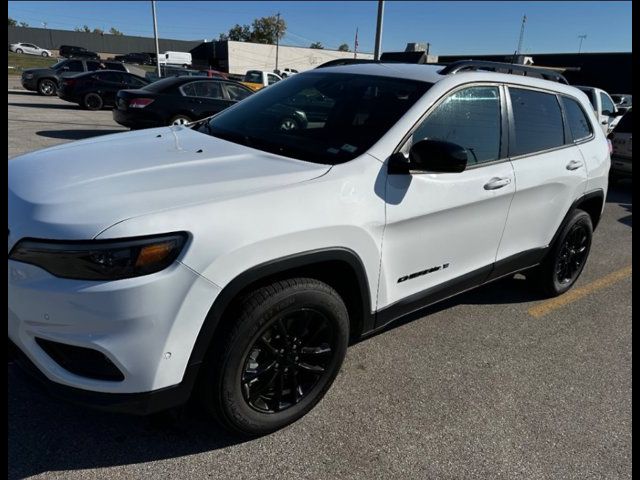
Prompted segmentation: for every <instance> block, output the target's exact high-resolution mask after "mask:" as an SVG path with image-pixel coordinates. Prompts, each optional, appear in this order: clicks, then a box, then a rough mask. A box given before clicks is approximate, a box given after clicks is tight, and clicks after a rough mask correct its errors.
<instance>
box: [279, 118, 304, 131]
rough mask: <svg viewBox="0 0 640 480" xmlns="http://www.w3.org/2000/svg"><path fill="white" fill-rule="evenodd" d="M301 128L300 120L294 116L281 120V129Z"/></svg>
mask: <svg viewBox="0 0 640 480" xmlns="http://www.w3.org/2000/svg"><path fill="white" fill-rule="evenodd" d="M300 128H301V125H300V122H299V121H298V120H296V119H295V118H293V117H284V118H283V119H282V120H280V130H283V131H285V132H286V131H289V130H299V129H300Z"/></svg>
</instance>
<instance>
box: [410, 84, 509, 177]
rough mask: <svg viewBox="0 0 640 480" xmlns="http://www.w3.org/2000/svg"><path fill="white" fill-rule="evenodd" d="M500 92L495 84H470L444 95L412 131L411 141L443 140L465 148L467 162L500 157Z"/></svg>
mask: <svg viewBox="0 0 640 480" xmlns="http://www.w3.org/2000/svg"><path fill="white" fill-rule="evenodd" d="M500 135H501V115H500V95H499V91H498V88H497V87H471V88H467V89H465V90H460V91H458V92H456V93H454V94H453V95H451V96H449V97H447V98H446V99H445V100H444V102H442V103H441V104H440V105H438V106H437V107H436V108H435V110H433V111H432V112H431V113H430V114H429V116H428V117H427V118H426V119H425V120H424V122H423V123H422V124H421V125H420V126H419V127H418V129H417V130H416V131H415V133H414V134H413V138H412V141H413V142H414V143H415V142H418V141H420V140H424V139H430V140H444V141H447V142H451V143H455V144H457V145H460V146H462V147H464V148H466V149H467V150H468V151H469V164H470V165H472V164H477V163H483V162H491V161H493V160H498V159H499V158H500Z"/></svg>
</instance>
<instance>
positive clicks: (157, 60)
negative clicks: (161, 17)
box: [151, 0, 162, 78]
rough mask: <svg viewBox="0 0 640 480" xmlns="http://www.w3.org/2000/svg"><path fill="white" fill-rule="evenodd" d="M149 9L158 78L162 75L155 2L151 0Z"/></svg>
mask: <svg viewBox="0 0 640 480" xmlns="http://www.w3.org/2000/svg"><path fill="white" fill-rule="evenodd" d="M151 11H152V12H153V36H154V37H155V39H156V67H157V69H158V78H160V77H162V72H161V71H160V46H159V45H158V21H157V19H156V2H155V1H153V0H152V1H151Z"/></svg>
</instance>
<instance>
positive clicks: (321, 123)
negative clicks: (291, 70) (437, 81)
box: [202, 71, 432, 165]
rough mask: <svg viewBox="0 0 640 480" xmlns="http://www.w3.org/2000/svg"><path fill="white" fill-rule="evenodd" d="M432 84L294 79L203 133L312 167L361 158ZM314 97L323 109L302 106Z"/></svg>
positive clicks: (366, 78) (321, 76)
mask: <svg viewBox="0 0 640 480" xmlns="http://www.w3.org/2000/svg"><path fill="white" fill-rule="evenodd" d="M431 85H432V84H430V83H426V82H421V81H416V80H407V79H403V78H391V77H377V76H373V75H355V74H345V73H325V72H322V71H318V72H310V73H305V74H301V75H295V76H293V77H291V78H290V79H287V81H286V82H278V83H277V84H275V85H273V86H271V87H269V88H267V89H265V90H262V91H260V92H259V93H257V94H254V95H251V96H250V97H248V98H246V99H245V100H243V101H242V102H240V103H238V104H237V105H236V106H234V107H233V108H231V109H228V110H224V111H223V112H222V113H220V114H219V115H217V116H216V117H214V118H212V119H211V120H210V121H209V123H208V128H206V129H203V130H202V131H203V133H208V134H210V135H213V136H214V137H219V138H223V139H225V140H229V141H231V142H235V143H239V144H242V145H247V146H249V147H252V148H256V149H259V150H264V151H267V152H272V153H276V154H279V155H284V156H287V157H291V158H297V159H300V160H307V161H311V162H318V163H325V164H330V165H333V164H337V163H343V162H347V161H349V160H351V159H353V158H355V157H357V156H359V155H361V154H363V153H365V152H366V151H367V150H368V149H369V148H370V147H371V146H372V145H373V144H374V143H375V142H377V141H378V140H380V138H381V137H382V136H383V135H384V134H385V133H386V132H387V131H388V130H389V129H390V128H391V127H392V126H393V125H394V124H395V123H396V122H397V121H398V120H399V119H400V117H401V116H402V115H404V113H405V112H406V111H407V110H408V109H409V108H410V107H411V106H412V105H413V104H414V103H415V102H416V100H418V99H419V98H420V97H421V96H422V95H423V94H424V93H425V92H426V91H427V90H428V89H429V88H430V87H431ZM309 94H313V95H315V96H317V97H318V98H322V99H323V100H322V102H321V104H316V103H314V102H311V103H305V104H300V102H297V101H296V100H297V99H299V98H300V97H301V96H305V97H306V96H308V95H309Z"/></svg>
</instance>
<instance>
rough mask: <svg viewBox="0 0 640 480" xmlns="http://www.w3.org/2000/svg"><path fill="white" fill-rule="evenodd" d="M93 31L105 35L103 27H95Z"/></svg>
mask: <svg viewBox="0 0 640 480" xmlns="http://www.w3.org/2000/svg"><path fill="white" fill-rule="evenodd" d="M93 33H99V34H100V35H104V30H102V29H101V28H94V29H93Z"/></svg>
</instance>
